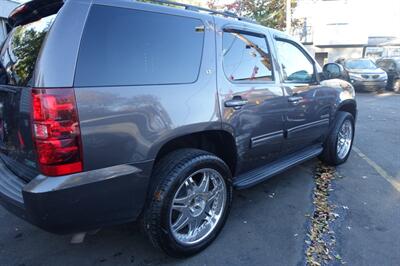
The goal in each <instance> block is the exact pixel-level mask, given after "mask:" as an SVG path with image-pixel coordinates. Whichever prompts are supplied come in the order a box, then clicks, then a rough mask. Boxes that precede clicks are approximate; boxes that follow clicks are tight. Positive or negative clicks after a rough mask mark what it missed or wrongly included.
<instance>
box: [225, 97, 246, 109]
mask: <svg viewBox="0 0 400 266" xmlns="http://www.w3.org/2000/svg"><path fill="white" fill-rule="evenodd" d="M247 103H248V101H247V100H244V99H242V98H240V99H239V98H238V99H232V100H228V101H226V102H225V107H229V108H234V109H240V108H241V107H242V106H243V105H246V104H247Z"/></svg>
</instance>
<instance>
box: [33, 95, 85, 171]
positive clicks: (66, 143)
mask: <svg viewBox="0 0 400 266" xmlns="http://www.w3.org/2000/svg"><path fill="white" fill-rule="evenodd" d="M32 107H33V112H32V116H33V138H34V140H35V144H36V149H37V154H38V162H39V166H40V171H41V172H42V173H43V174H44V175H48V176H60V175H66V174H73V173H77V172H81V171H82V169H83V166H82V153H81V151H82V149H81V136H80V129H79V118H78V111H77V108H76V100H75V93H74V89H72V88H63V89H33V90H32Z"/></svg>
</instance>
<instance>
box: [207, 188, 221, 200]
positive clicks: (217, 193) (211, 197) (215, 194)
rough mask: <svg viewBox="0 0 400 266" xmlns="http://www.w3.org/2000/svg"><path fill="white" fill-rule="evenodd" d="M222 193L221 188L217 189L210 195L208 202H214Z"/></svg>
mask: <svg viewBox="0 0 400 266" xmlns="http://www.w3.org/2000/svg"><path fill="white" fill-rule="evenodd" d="M221 191H222V188H221V187H220V186H217V187H215V188H214V189H213V190H212V191H211V192H210V193H208V200H207V201H208V202H212V201H213V200H214V199H215V198H216V197H217V196H218V195H219V193H220V192H221Z"/></svg>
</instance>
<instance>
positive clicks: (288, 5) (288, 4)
mask: <svg viewBox="0 0 400 266" xmlns="http://www.w3.org/2000/svg"><path fill="white" fill-rule="evenodd" d="M291 32H292V0H286V33H287V34H291Z"/></svg>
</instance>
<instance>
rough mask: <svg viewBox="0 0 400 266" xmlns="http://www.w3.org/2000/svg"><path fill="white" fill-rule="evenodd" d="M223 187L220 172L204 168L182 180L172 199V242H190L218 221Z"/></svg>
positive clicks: (224, 194) (222, 207)
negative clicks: (173, 239) (173, 240)
mask: <svg viewBox="0 0 400 266" xmlns="http://www.w3.org/2000/svg"><path fill="white" fill-rule="evenodd" d="M226 199H227V188H226V185H225V181H224V179H223V177H222V176H221V174H220V173H219V172H217V171H216V170H214V169H211V168H206V169H201V170H199V171H196V172H195V173H194V174H192V175H190V176H189V177H188V178H186V179H185V181H184V182H183V184H182V185H181V186H180V187H179V189H178V191H177V192H176V194H175V196H174V199H173V201H172V205H171V210H170V229H171V232H172V234H173V236H174V238H175V240H176V241H178V242H179V243H180V244H183V245H193V244H196V243H198V242H200V241H202V240H204V239H205V238H206V237H207V236H209V235H210V234H211V233H212V232H213V230H214V229H215V227H216V226H217V225H218V222H219V221H220V220H221V218H222V216H223V213H224V210H225V207H226Z"/></svg>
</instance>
